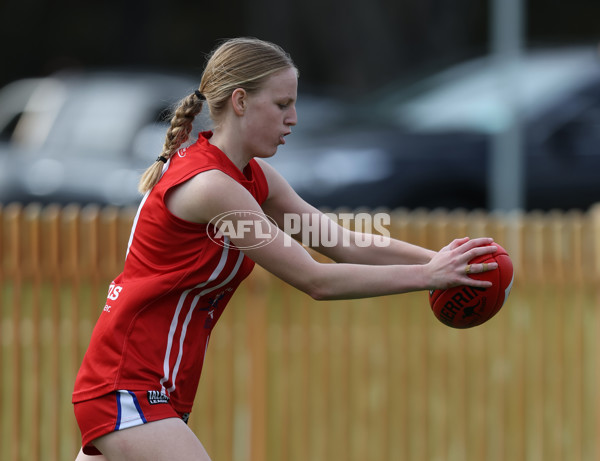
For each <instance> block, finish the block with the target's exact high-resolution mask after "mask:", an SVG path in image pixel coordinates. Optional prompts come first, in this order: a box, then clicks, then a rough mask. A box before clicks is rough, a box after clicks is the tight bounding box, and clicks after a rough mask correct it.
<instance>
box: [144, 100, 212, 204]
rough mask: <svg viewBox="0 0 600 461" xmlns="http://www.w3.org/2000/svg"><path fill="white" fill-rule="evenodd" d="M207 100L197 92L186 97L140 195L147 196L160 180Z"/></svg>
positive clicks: (147, 172)
mask: <svg viewBox="0 0 600 461" xmlns="http://www.w3.org/2000/svg"><path fill="white" fill-rule="evenodd" d="M204 101H205V99H204V96H203V95H202V94H201V93H200V91H198V90H196V91H195V92H194V93H192V94H191V95H189V96H187V97H185V98H184V99H183V100H182V101H181V102H180V103H179V106H178V107H177V109H175V114H174V115H173V118H172V119H171V126H170V127H169V129H168V130H167V135H166V138H165V144H164V145H163V149H162V152H161V153H160V155H159V156H158V158H157V159H156V161H155V162H154V163H153V164H152V165H150V167H149V168H148V169H147V170H146V171H145V172H144V174H143V175H142V177H141V178H140V182H139V184H138V190H139V191H140V193H142V194H145V193H146V192H148V191H149V190H150V189H152V188H153V187H154V185H155V184H156V183H157V182H158V180H159V179H160V175H161V174H162V169H163V165H164V164H165V163H167V161H168V160H169V159H170V158H171V156H172V155H173V154H174V153H175V152H177V150H178V149H179V148H180V147H181V145H182V144H183V143H184V142H186V141H187V140H188V138H189V136H190V133H191V131H192V123H193V122H194V118H196V115H198V114H199V113H200V111H201V110H202V105H203V103H204Z"/></svg>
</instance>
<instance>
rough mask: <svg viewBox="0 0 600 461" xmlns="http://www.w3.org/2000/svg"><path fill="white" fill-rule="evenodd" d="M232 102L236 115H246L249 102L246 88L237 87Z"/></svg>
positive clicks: (232, 95)
mask: <svg viewBox="0 0 600 461" xmlns="http://www.w3.org/2000/svg"><path fill="white" fill-rule="evenodd" d="M231 104H232V107H233V111H234V112H235V113H236V115H239V116H242V115H244V112H245V111H246V106H247V104H248V93H246V90H244V89H243V88H236V89H235V90H234V91H233V93H232V94H231Z"/></svg>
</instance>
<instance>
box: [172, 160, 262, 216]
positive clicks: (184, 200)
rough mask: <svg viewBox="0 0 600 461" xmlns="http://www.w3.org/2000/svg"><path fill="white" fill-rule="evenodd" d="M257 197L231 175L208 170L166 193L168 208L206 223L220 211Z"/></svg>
mask: <svg viewBox="0 0 600 461" xmlns="http://www.w3.org/2000/svg"><path fill="white" fill-rule="evenodd" d="M248 201H250V203H252V202H253V201H254V199H253V197H252V195H250V193H249V192H248V191H247V190H246V189H245V188H244V187H243V186H242V185H240V184H239V183H238V182H237V181H235V180H234V179H233V178H232V177H231V176H229V175H227V174H226V173H223V172H222V171H219V170H208V171H204V172H202V173H199V174H197V175H196V176H194V177H192V178H190V179H189V180H188V181H186V182H184V183H182V184H180V185H178V186H177V187H174V188H173V189H172V190H171V191H170V192H169V194H168V195H167V197H166V204H167V208H168V209H169V211H170V212H171V213H173V214H174V215H175V216H177V217H179V218H181V219H185V220H186V221H191V222H197V223H206V222H209V221H210V220H211V219H212V218H213V217H215V216H216V215H218V214H220V213H222V212H224V211H229V210H233V209H236V207H239V206H243V204H244V203H247V202H248Z"/></svg>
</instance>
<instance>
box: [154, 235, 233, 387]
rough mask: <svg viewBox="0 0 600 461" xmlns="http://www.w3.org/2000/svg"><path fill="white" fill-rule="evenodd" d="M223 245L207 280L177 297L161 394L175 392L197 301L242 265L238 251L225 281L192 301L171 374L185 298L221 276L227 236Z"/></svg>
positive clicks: (230, 276) (231, 277)
mask: <svg viewBox="0 0 600 461" xmlns="http://www.w3.org/2000/svg"><path fill="white" fill-rule="evenodd" d="M224 243H225V245H224V247H223V252H222V253H221V259H220V260H219V264H217V267H216V268H215V270H214V271H213V272H212V274H211V275H210V277H209V278H208V280H206V281H204V282H202V283H200V284H198V285H196V286H195V287H193V288H190V289H188V290H185V291H184V292H183V293H182V294H181V296H180V297H179V301H178V303H177V308H176V309H175V313H174V314H173V319H172V320H171V326H170V328H169V336H168V338H167V349H166V351H165V357H164V360H163V372H164V375H163V377H162V378H161V380H160V385H161V389H162V392H163V393H164V392H166V391H168V392H173V391H174V390H175V387H176V386H175V380H176V378H177V373H178V372H179V366H180V364H181V358H182V356H183V343H184V341H185V336H186V334H187V327H188V325H189V323H190V321H191V319H192V314H193V313H194V309H195V307H196V305H197V304H198V301H199V300H200V298H201V297H202V296H204V295H206V294H208V293H210V292H211V291H214V290H217V289H218V288H221V287H222V286H224V285H226V284H227V283H229V282H230V281H231V280H232V279H233V278H234V277H235V275H236V274H237V272H238V270H239V268H240V266H241V264H242V261H243V260H244V253H242V252H241V251H240V253H239V256H238V259H237V261H236V264H235V266H234V268H233V269H232V271H231V273H230V274H229V275H228V276H227V278H225V280H223V282H221V283H220V284H218V285H215V286H214V287H211V288H208V289H206V290H203V291H201V292H200V293H198V294H197V295H196V296H195V297H194V299H193V300H192V302H191V305H190V307H189V309H188V312H187V314H186V316H185V319H184V321H183V325H182V328H181V333H180V336H179V351H178V353H177V360H176V362H175V366H174V367H173V371H172V373H171V370H170V357H171V351H172V349H173V341H174V339H175V333H176V331H177V326H178V324H179V317H180V314H181V310H182V308H183V305H184V303H185V299H186V298H187V296H188V295H189V294H190V292H191V291H192V290H197V289H199V288H202V287H204V286H206V285H207V284H208V283H210V282H212V281H214V280H215V279H216V278H217V277H218V276H219V275H220V274H221V272H222V271H223V268H224V267H225V263H226V262H227V257H228V255H229V239H228V238H227V236H226V237H225V242H224ZM171 374H172V376H171ZM170 377H171V386H170V387H169V388H168V389H166V388H165V386H164V384H165V383H166V382H167V381H168V380H169V378H170Z"/></svg>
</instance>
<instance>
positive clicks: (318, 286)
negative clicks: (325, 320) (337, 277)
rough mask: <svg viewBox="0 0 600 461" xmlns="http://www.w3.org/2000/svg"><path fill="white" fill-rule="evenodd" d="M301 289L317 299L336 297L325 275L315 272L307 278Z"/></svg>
mask: <svg viewBox="0 0 600 461" xmlns="http://www.w3.org/2000/svg"><path fill="white" fill-rule="evenodd" d="M300 289H301V290H302V291H303V292H304V293H306V294H307V295H308V296H310V297H311V298H312V299H314V300H315V301H328V300H332V299H336V295H335V293H334V292H333V291H332V290H331V285H330V284H329V283H327V282H326V281H325V280H324V278H323V277H320V276H318V275H315V274H313V275H312V276H311V277H309V278H307V279H306V280H305V281H304V283H303V284H302V286H301V287H300Z"/></svg>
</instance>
